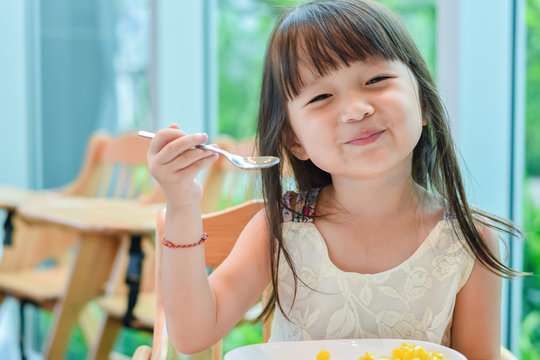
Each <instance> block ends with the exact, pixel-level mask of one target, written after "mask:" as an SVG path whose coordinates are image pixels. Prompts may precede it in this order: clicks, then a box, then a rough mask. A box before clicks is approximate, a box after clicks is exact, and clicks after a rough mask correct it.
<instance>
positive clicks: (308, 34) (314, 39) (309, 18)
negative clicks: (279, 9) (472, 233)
mask: <svg viewBox="0 0 540 360" xmlns="http://www.w3.org/2000/svg"><path fill="white" fill-rule="evenodd" d="M370 7H371V8H370ZM373 7H376V8H377V11H373ZM396 21H397V23H394V24H392V22H396ZM390 24H392V25H390ZM396 24H398V25H397V26H399V25H400V24H401V22H400V21H399V19H398V18H397V17H396V16H395V15H394V14H392V13H391V12H390V11H388V10H387V9H386V8H384V7H383V6H379V5H378V4H375V3H370V4H369V6H366V4H363V3H362V2H352V1H350V2H349V1H319V2H314V3H309V4H305V5H300V6H298V7H297V8H295V9H293V10H292V11H291V12H289V13H287V14H285V15H284V17H283V18H282V20H281V23H279V25H278V27H277V29H276V32H275V34H274V37H275V39H274V41H273V45H274V46H273V49H271V52H270V53H271V54H273V56H272V57H273V59H272V62H273V63H274V64H273V65H274V66H273V68H274V69H276V70H277V71H278V74H275V75H277V78H278V79H279V81H280V82H281V86H282V89H283V91H284V93H285V94H284V96H285V97H286V98H287V99H288V100H291V99H293V98H294V97H296V96H298V94H299V92H300V90H301V89H302V87H303V81H302V78H301V75H300V70H299V68H300V66H305V67H306V68H307V69H308V70H309V71H311V72H312V73H313V75H315V76H316V77H322V76H325V75H328V74H329V73H331V72H332V71H335V70H337V69H338V68H340V67H342V66H350V64H352V63H354V62H356V61H366V60H368V59H370V58H377V57H382V58H385V59H388V60H396V59H401V60H404V59H402V57H401V56H400V54H399V45H397V44H399V42H395V41H396V39H395V36H392V35H391V34H389V33H388V31H387V30H388V29H387V28H388V27H389V25H390V26H396ZM385 27H386V28H385ZM403 29H404V28H403ZM400 33H401V31H400ZM405 33H406V31H405ZM276 80H277V79H276Z"/></svg>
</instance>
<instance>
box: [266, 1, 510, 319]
mask: <svg viewBox="0 0 540 360" xmlns="http://www.w3.org/2000/svg"><path fill="white" fill-rule="evenodd" d="M373 57H382V58H384V59H387V60H396V61H400V62H402V63H403V64H405V65H406V66H407V67H408V68H409V69H410V71H411V72H412V73H413V74H414V76H415V78H416V80H417V81H418V88H419V98H420V106H421V109H422V113H423V117H424V118H425V119H426V120H427V125H426V126H423V130H422V134H421V136H420V140H419V141H418V143H417V145H416V147H415V148H414V150H413V156H412V178H413V180H414V181H415V182H416V183H417V184H419V185H420V186H422V187H424V188H425V189H428V190H429V191H431V192H433V193H435V194H438V195H440V196H441V197H442V198H444V199H445V200H446V202H447V204H448V208H449V209H448V210H449V211H450V212H451V213H452V214H453V215H454V216H455V218H456V220H457V221H456V222H457V228H455V230H456V232H457V231H460V232H461V233H462V234H463V238H464V239H465V242H466V244H465V245H466V246H467V247H468V248H469V249H470V250H471V251H472V253H473V254H474V256H475V257H476V258H477V259H478V260H479V261H480V263H482V264H483V265H484V266H486V267H487V268H488V269H489V270H490V271H492V272H493V273H495V274H498V275H500V276H503V277H513V276H516V275H519V274H521V273H519V272H517V271H515V270H513V269H511V268H509V267H507V266H506V265H505V264H503V263H502V262H501V261H500V260H499V259H498V257H497V256H496V255H495V254H493V253H492V252H491V251H490V249H489V248H488V247H487V246H486V244H485V242H484V241H483V240H482V238H481V236H480V234H479V233H478V230H477V227H476V226H475V221H478V222H480V223H482V224H484V225H486V226H488V227H491V228H493V229H496V230H498V231H503V232H506V233H508V234H510V235H512V236H519V235H520V232H519V230H518V229H517V228H516V227H515V226H514V225H513V224H512V223H511V222H510V221H507V220H504V219H502V218H499V217H496V216H494V215H491V214H487V213H484V212H481V211H480V210H477V209H471V208H470V207H469V205H468V204H467V199H466V196H465V191H464V186H463V181H462V178H461V173H460V169H459V165H458V161H457V158H456V151H455V148H454V144H453V141H452V139H451V136H450V130H449V127H448V120H447V114H446V112H445V109H444V107H443V105H442V102H441V100H440V97H439V93H438V90H437V88H436V85H435V83H434V81H433V78H432V77H431V74H430V72H429V69H428V67H427V65H426V63H425V61H424V60H423V58H422V56H421V54H420V52H419V51H418V49H417V47H416V45H415V43H414V41H413V40H412V38H411V36H410V35H409V33H408V31H407V29H406V28H405V26H404V25H403V23H402V22H401V21H400V19H399V18H398V17H397V16H396V15H395V14H394V13H392V12H391V11H390V10H388V9H387V8H385V7H384V6H382V5H380V4H378V3H376V2H374V1H369V0H340V1H336V0H315V1H312V2H308V3H304V4H300V5H298V6H296V7H293V8H291V9H289V10H288V11H286V12H285V13H284V14H282V16H281V17H280V18H279V19H278V22H277V23H276V26H275V28H274V31H273V33H272V36H271V38H270V41H269V44H268V47H267V53H266V59H265V63H264V68H263V79H262V89H261V98H260V108H259V114H258V128H257V144H258V150H259V152H260V153H261V154H268V155H276V156H280V157H283V158H285V159H287V161H288V162H289V164H290V166H291V168H292V171H293V174H294V177H295V180H296V184H297V187H298V191H307V190H310V189H313V188H316V187H323V186H325V185H328V184H331V183H332V179H331V176H330V174H329V173H327V172H325V171H323V170H321V169H319V168H318V167H317V166H315V165H314V164H313V163H312V162H311V161H310V160H305V161H302V160H298V159H297V158H296V157H295V156H294V155H293V154H292V153H291V152H289V150H288V149H287V148H286V147H285V145H284V143H283V141H282V134H283V133H284V132H285V131H291V129H290V125H289V120H288V115H287V102H288V101H289V100H291V99H292V98H294V97H295V96H297V95H298V94H299V91H300V90H301V88H302V85H303V84H302V78H301V76H300V72H299V67H300V64H302V66H307V67H308V68H309V69H310V70H311V71H313V72H314V73H318V74H319V75H321V76H324V75H326V74H329V73H330V72H332V71H334V70H336V69H338V68H340V67H342V66H349V65H350V64H351V63H353V62H356V61H365V60H368V59H370V58H373ZM282 171H283V162H282V163H281V164H280V165H279V167H272V168H269V169H264V170H263V172H262V184H263V195H264V197H265V200H266V213H267V216H268V223H269V226H270V232H271V237H272V238H273V239H275V241H270V256H271V258H270V262H271V274H272V287H273V292H272V296H271V298H270V300H269V302H268V303H267V304H266V307H265V309H264V311H263V314H262V315H261V317H262V318H265V317H267V316H269V315H270V314H271V312H272V311H273V309H274V308H275V306H276V304H277V306H279V308H280V309H281V310H282V312H283V313H284V314H286V313H285V311H283V308H282V306H281V302H280V297H279V289H278V270H277V269H278V266H279V263H280V262H281V261H286V262H287V263H288V264H289V266H290V267H291V269H292V272H293V274H294V288H295V289H296V287H297V282H298V281H301V279H299V278H298V275H297V274H296V272H295V269H294V266H293V263H292V261H291V257H290V254H289V252H288V251H287V249H286V247H285V246H284V244H283V239H282V234H281V230H282V223H283V219H282V215H281V213H282V206H283V205H284V204H282V201H281V197H282V193H283V189H282V185H281V184H282V182H281V180H282ZM295 294H296V292H295Z"/></svg>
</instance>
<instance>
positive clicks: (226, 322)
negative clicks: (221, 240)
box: [148, 129, 270, 353]
mask: <svg viewBox="0 0 540 360" xmlns="http://www.w3.org/2000/svg"><path fill="white" fill-rule="evenodd" d="M204 141H206V137H205V136H197V135H184V134H183V133H181V132H180V131H179V130H177V129H174V130H171V129H167V130H162V131H159V132H158V133H157V134H156V137H155V138H154V140H153V141H152V144H151V146H150V150H149V155H148V163H149V168H150V172H151V173H152V176H154V178H155V179H156V180H157V181H158V182H159V183H160V185H161V186H162V188H163V190H164V193H165V195H166V197H167V212H166V219H165V237H166V238H167V240H169V241H171V242H173V243H175V244H191V243H195V242H197V241H198V240H199V239H200V237H201V234H202V232H203V229H202V220H201V209H200V200H201V196H202V187H201V185H200V184H199V183H198V181H197V180H196V176H197V174H198V172H199V171H201V170H202V169H204V168H205V167H207V166H208V165H210V164H211V162H212V161H213V160H215V158H216V157H215V156H214V155H212V154H209V153H208V152H206V151H204V150H200V149H193V148H192V147H193V146H195V145H197V144H199V143H202V142H204ZM267 229H268V226H267V225H266V216H265V214H264V213H263V212H260V213H259V214H257V215H256V216H255V217H254V218H253V219H252V220H251V222H250V223H249V225H248V226H247V227H246V229H245V230H244V231H243V232H242V234H241V235H240V238H239V240H238V242H237V244H236V245H235V247H234V249H233V250H232V252H231V254H230V256H229V257H228V258H227V259H226V260H225V261H224V262H223V264H222V265H221V266H220V267H219V268H218V269H216V271H215V272H214V273H213V274H212V275H211V277H210V279H209V278H208V277H207V275H206V267H205V261H204V245H201V246H196V247H192V248H184V249H169V248H164V249H163V257H162V274H163V275H162V293H163V305H164V309H165V315H166V319H167V328H168V332H169V337H170V340H171V342H172V344H173V345H174V346H175V348H177V349H178V350H179V351H181V352H183V353H193V352H197V351H200V350H203V349H206V348H208V347H210V346H211V345H213V344H214V343H215V342H217V341H218V340H219V339H220V338H221V337H223V336H224V335H225V334H226V333H227V332H228V331H229V330H230V329H231V328H232V327H233V326H234V325H236V323H237V322H238V321H239V320H240V319H241V317H242V315H243V314H244V313H245V311H247V309H249V307H250V306H251V305H252V304H253V303H254V302H255V301H256V300H257V298H258V297H259V296H260V294H261V293H262V291H263V290H264V288H265V286H266V285H267V284H268V283H269V281H270V274H269V271H268V266H269V265H268V255H267V252H268V242H267V241H266V239H267V238H268V232H267ZM209 236H212V234H209Z"/></svg>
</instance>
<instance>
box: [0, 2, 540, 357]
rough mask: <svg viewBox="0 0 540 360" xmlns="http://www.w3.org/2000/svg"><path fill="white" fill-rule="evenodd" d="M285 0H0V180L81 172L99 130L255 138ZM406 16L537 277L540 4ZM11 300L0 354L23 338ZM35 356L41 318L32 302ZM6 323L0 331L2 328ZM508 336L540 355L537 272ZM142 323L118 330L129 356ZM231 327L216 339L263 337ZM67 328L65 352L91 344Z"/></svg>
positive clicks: (506, 304) (50, 180)
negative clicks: (519, 232) (15, 327)
mask: <svg viewBox="0 0 540 360" xmlns="http://www.w3.org/2000/svg"><path fill="white" fill-rule="evenodd" d="M295 2H296V1H291V0H196V1H187V0H77V1H73V0H47V1H41V0H20V1H19V0H6V1H2V2H1V3H0V54H1V57H0V123H1V125H2V127H1V130H0V184H4V185H14V186H19V187H24V188H29V189H50V188H55V187H58V186H61V185H64V184H66V183H67V182H69V181H70V180H71V179H73V178H74V177H75V175H76V174H77V173H78V171H79V169H80V166H81V163H82V160H83V156H84V152H85V147H86V144H87V141H88V139H89V137H90V135H91V134H92V133H94V132H96V131H98V130H99V131H107V132H109V133H111V134H120V133H123V132H127V131H134V130H139V129H144V130H157V129H159V128H163V127H166V126H168V125H169V124H170V123H177V124H179V126H180V127H181V128H183V129H184V130H186V131H188V132H195V131H197V132H198V131H206V132H208V133H209V135H210V138H215V137H216V136H217V135H221V134H227V135H230V136H232V137H234V138H237V139H245V138H249V137H251V136H252V135H253V134H254V132H255V128H256V124H255V119H256V114H257V107H258V97H259V87H260V81H261V69H262V62H263V55H264V51H265V47H266V42H267V39H268V35H269V33H270V31H271V28H272V25H273V23H274V21H275V19H276V17H277V15H278V14H279V13H280V12H281V11H282V9H283V7H285V6H287V5H289V4H292V3H295ZM380 2H382V3H384V4H386V5H387V6H389V7H390V8H391V9H393V10H394V11H396V12H397V13H398V14H399V16H400V17H401V18H402V20H403V21H404V23H405V24H406V26H407V27H408V28H409V30H410V32H411V33H412V35H413V37H414V39H415V40H416V42H417V44H418V46H419V48H420V50H421V52H422V54H423V56H424V58H425V59H426V61H427V63H428V65H429V67H430V69H431V70H432V72H433V74H434V76H435V78H436V79H437V82H438V84H439V87H440V90H441V94H442V96H443V99H444V101H445V104H446V106H447V109H448V112H449V114H450V116H451V119H452V130H453V133H454V136H455V140H456V143H457V145H458V148H459V150H460V155H461V158H462V161H463V165H464V169H465V170H464V173H465V180H466V183H467V188H468V191H469V197H470V201H471V202H472V203H473V204H474V205H476V206H479V207H481V208H483V209H485V210H487V211H491V212H493V213H495V214H498V215H501V216H505V217H508V218H511V219H513V220H514V221H516V222H517V223H518V224H519V225H521V226H523V227H524V229H525V231H526V233H527V234H528V238H527V239H526V241H524V242H520V241H513V242H510V246H509V247H508V248H507V249H505V252H506V253H505V259H506V260H507V262H508V264H509V265H510V266H512V267H514V268H516V269H522V270H524V271H530V272H533V273H534V274H538V273H540V0H475V1H469V0H380ZM9 306H10V303H9V301H5V302H4V303H3V305H2V307H1V308H0V321H1V323H0V353H2V354H6V352H4V351H3V349H5V351H9V348H10V347H12V346H15V347H16V344H12V342H16V341H17V340H16V339H14V338H13V337H14V335H13V334H11V335H10V334H9V330H5V329H8V328H10V327H11V326H12V324H11V322H13V321H16V319H14V318H10V317H9V316H8V313H9ZM34 318H37V319H39V321H35V323H34V324H35V325H34V326H33V327H32V326H31V329H30V330H28V331H30V332H31V333H32V334H33V335H32V336H31V337H32V343H33V347H34V349H36V353H37V352H38V350H39V349H40V348H41V343H42V341H43V338H44V334H46V332H47V326H48V324H49V323H50V319H49V318H50V315H49V314H47V313H44V312H42V311H37V310H36V314H34ZM2 329H3V330H2ZM502 340H503V343H504V344H505V345H506V346H508V347H509V348H511V349H512V351H514V352H515V353H516V354H521V357H520V358H521V359H525V360H528V359H531V360H533V359H534V360H540V284H539V279H538V277H537V276H536V275H534V276H529V277H526V278H524V279H523V280H514V281H512V282H505V288H504V297H503V332H502ZM150 341H151V339H150V337H149V336H148V335H145V334H143V333H137V332H134V331H132V330H127V329H126V330H123V331H122V335H121V336H120V338H119V339H118V341H117V342H116V344H115V351H116V352H117V353H119V354H126V355H131V354H132V353H133V351H134V349H135V347H136V346H137V345H139V344H141V343H150ZM260 341H261V334H260V328H259V327H257V326H250V325H243V326H241V327H239V328H236V329H235V330H233V332H232V333H231V334H230V335H229V336H228V338H227V340H226V342H225V350H228V349H231V348H234V347H237V346H241V345H244V344H248V343H253V342H260ZM86 349H87V345H86V344H85V340H84V337H83V336H82V335H81V334H80V331H78V330H76V331H75V332H74V334H73V336H72V341H71V342H70V346H69V350H68V355H67V358H69V359H80V358H83V357H84V356H85V352H86V351H87V350H86Z"/></svg>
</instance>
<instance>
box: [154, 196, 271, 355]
mask: <svg viewBox="0 0 540 360" xmlns="http://www.w3.org/2000/svg"><path fill="white" fill-rule="evenodd" d="M262 207H263V202H262V201H258V200H251V201H248V202H245V203H243V204H240V205H237V206H234V207H232V208H229V209H226V210H223V211H218V212H214V213H209V214H206V215H204V216H203V228H204V231H205V232H207V233H209V234H211V236H210V237H209V238H208V240H207V241H206V243H205V244H204V251H205V260H206V265H207V266H210V267H216V266H218V265H219V264H221V262H223V260H224V259H225V258H226V257H227V255H228V254H229V252H230V251H231V249H232V248H233V246H234V244H235V242H236V239H237V238H238V236H239V235H240V233H241V232H242V230H243V229H244V227H245V226H246V224H247V223H248V222H249V220H250V219H251V218H252V217H253V216H254V215H255V213H257V211H259V210H260V209H261V208H262ZM164 228H165V210H161V211H159V212H158V215H157V220H156V239H160V238H161V236H162V235H163V232H164ZM162 250H163V246H160V245H159V244H157V245H156V271H155V276H156V278H155V284H156V322H155V325H154V337H153V345H152V360H157V359H165V358H166V356H167V351H168V350H169V342H168V336H167V329H166V323H165V312H164V309H163V301H162V297H161V255H162ZM169 356H170V354H169ZM220 356H221V354H219V356H217V357H215V358H221V357H220ZM168 358H169V357H167V359H168Z"/></svg>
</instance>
